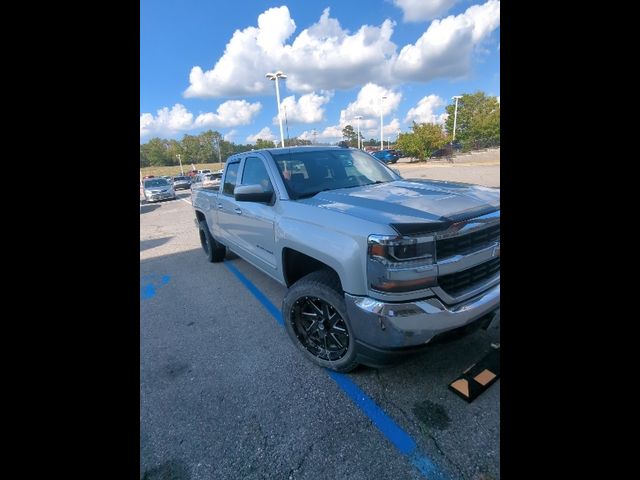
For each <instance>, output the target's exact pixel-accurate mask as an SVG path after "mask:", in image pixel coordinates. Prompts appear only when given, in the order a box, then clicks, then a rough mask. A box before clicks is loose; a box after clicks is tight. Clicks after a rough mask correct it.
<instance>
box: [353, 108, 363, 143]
mask: <svg viewBox="0 0 640 480" xmlns="http://www.w3.org/2000/svg"><path fill="white" fill-rule="evenodd" d="M354 118H355V119H356V120H358V150H362V149H361V148H360V120H361V119H362V115H356V116H355V117H354Z"/></svg>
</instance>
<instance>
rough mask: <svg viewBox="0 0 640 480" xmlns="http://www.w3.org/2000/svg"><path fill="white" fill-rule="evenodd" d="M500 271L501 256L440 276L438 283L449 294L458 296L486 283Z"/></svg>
mask: <svg viewBox="0 0 640 480" xmlns="http://www.w3.org/2000/svg"><path fill="white" fill-rule="evenodd" d="M499 272H500V257H498V258H494V259H492V260H489V261H488V262H484V263H481V264H480V265H476V266H475V267H471V268H468V269H466V270H462V271H461V272H456V273H450V274H449V275H443V276H441V277H438V284H439V285H440V288H442V289H443V290H444V291H445V292H447V294H448V295H451V296H452V297H457V296H458V295H460V294H462V293H464V292H465V291H466V290H471V289H473V288H474V287H476V286H478V285H481V284H483V283H485V282H486V281H487V280H488V279H489V278H491V277H493V276H494V275H495V274H496V273H499Z"/></svg>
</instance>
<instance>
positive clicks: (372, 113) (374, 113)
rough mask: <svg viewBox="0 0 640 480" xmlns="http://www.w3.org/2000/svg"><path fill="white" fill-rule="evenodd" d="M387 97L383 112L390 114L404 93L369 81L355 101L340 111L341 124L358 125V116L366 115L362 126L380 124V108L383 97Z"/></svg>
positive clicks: (364, 127)
mask: <svg viewBox="0 0 640 480" xmlns="http://www.w3.org/2000/svg"><path fill="white" fill-rule="evenodd" d="M383 96H384V97H387V98H386V99H385V100H383V101H382V114H383V115H389V114H390V113H391V112H393V111H395V110H396V109H397V108H398V105H400V101H401V100H402V93H400V92H396V91H394V90H391V89H388V88H384V87H381V86H380V85H376V84H375V83H367V84H366V85H365V86H364V87H362V88H361V89H360V91H359V92H358V96H357V98H356V100H355V102H351V103H350V104H349V105H347V108H345V109H344V110H342V111H341V112H340V125H347V124H350V125H353V126H356V124H357V122H358V121H357V120H356V119H355V117H356V116H358V115H361V116H362V117H364V118H363V119H362V120H360V128H361V129H366V128H371V127H372V126H373V124H376V125H378V126H380V108H381V98H382V97H383Z"/></svg>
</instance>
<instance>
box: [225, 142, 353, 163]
mask: <svg viewBox="0 0 640 480" xmlns="http://www.w3.org/2000/svg"><path fill="white" fill-rule="evenodd" d="M325 150H349V149H348V148H344V147H338V146H336V145H298V146H295V147H284V148H283V147H278V148H261V149H260V150H250V151H248V152H241V153H236V154H234V155H232V156H230V157H229V158H228V159H227V161H229V160H230V159H231V158H234V157H237V156H240V155H246V154H249V153H255V152H269V153H270V154H272V155H282V154H285V153H298V152H313V151H316V152H320V151H325ZM352 150H355V149H352Z"/></svg>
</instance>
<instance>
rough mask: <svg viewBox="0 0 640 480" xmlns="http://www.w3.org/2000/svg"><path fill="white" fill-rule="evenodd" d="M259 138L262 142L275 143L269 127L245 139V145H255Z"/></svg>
mask: <svg viewBox="0 0 640 480" xmlns="http://www.w3.org/2000/svg"><path fill="white" fill-rule="evenodd" d="M259 138H261V139H262V140H271V141H272V142H275V140H276V137H275V135H274V134H273V133H271V129H270V128H269V127H264V128H263V129H262V130H260V131H259V132H258V133H256V134H255V135H249V136H248V137H247V143H256V141H257V140H258V139H259Z"/></svg>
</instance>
